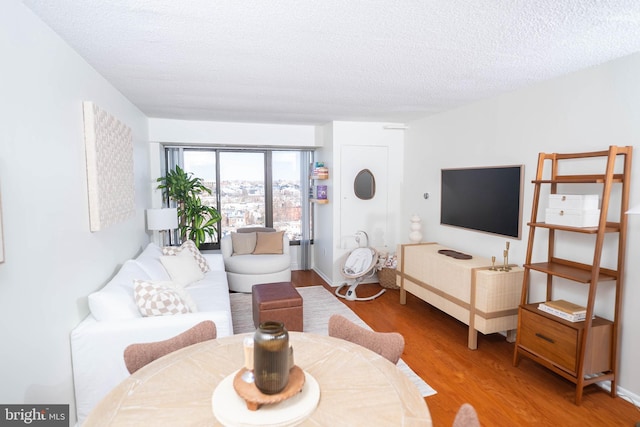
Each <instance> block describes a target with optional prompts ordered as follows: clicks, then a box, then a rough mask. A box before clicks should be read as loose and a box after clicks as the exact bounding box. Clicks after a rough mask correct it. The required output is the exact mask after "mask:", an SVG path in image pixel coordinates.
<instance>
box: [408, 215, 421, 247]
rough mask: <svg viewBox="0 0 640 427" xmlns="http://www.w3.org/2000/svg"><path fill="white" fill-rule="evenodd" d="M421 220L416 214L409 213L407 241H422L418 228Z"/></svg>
mask: <svg viewBox="0 0 640 427" xmlns="http://www.w3.org/2000/svg"><path fill="white" fill-rule="evenodd" d="M421 221H422V220H421V219H420V217H419V216H418V215H417V214H413V215H411V219H410V222H411V225H410V226H409V228H410V230H411V231H410V232H409V241H410V242H411V243H420V242H421V241H422V233H421V232H420V229H421V228H422V224H421V223H420V222H421Z"/></svg>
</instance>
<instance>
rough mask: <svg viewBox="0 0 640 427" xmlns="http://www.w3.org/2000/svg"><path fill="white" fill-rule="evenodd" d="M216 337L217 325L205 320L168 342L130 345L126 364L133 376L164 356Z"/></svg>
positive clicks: (125, 357)
mask: <svg viewBox="0 0 640 427" xmlns="http://www.w3.org/2000/svg"><path fill="white" fill-rule="evenodd" d="M216 336H217V330H216V324H215V323H213V322H212V321H211V320H205V321H204V322H200V323H198V324H197V325H195V326H194V327H192V328H190V329H187V330H186V331H184V332H183V333H181V334H179V335H176V336H175V337H173V338H169V339H168V340H164V341H156V342H149V343H139V344H131V345H129V346H128V347H127V348H125V349H124V364H125V365H126V367H127V370H128V371H129V373H130V374H133V373H134V372H136V371H137V370H138V369H140V368H142V367H143V366H145V365H147V364H149V363H151V362H153V361H154V360H156V359H159V358H160V357H162V356H165V355H167V354H169V353H172V352H174V351H176V350H180V349H181V348H184V347H188V346H190V345H193V344H197V343H200V342H203V341H208V340H213V339H216Z"/></svg>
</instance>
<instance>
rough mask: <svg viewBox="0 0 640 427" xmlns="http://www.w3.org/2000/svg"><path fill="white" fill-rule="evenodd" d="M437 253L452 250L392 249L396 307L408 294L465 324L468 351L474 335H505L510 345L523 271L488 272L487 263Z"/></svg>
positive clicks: (425, 247) (436, 247)
mask: <svg viewBox="0 0 640 427" xmlns="http://www.w3.org/2000/svg"><path fill="white" fill-rule="evenodd" d="M441 250H452V249H451V248H449V247H446V246H442V245H439V244H437V243H412V244H403V245H398V251H397V254H398V270H397V277H396V281H397V282H399V283H398V285H399V286H400V304H406V298H407V295H406V292H409V293H411V294H413V295H415V296H416V297H418V298H420V299H422V300H423V301H425V302H427V303H429V304H431V305H432V306H434V307H436V308H438V309H440V310H442V311H444V312H445V313H447V314H449V315H450V316H453V317H455V318H456V319H458V320H459V321H461V322H463V323H464V324H466V325H469V338H468V343H467V345H468V347H469V348H470V349H472V350H475V349H477V348H478V332H481V333H483V334H491V333H494V332H502V331H505V332H506V335H507V340H508V341H509V342H513V341H515V330H516V329H517V326H518V305H519V304H520V296H521V290H522V279H523V275H524V270H523V269H522V268H521V267H518V266H514V265H510V267H511V270H509V271H500V270H491V268H492V262H491V260H490V259H488V258H482V257H476V256H472V258H471V259H459V258H455V257H452V256H446V255H443V254H441V253H438V251H441ZM453 251H455V250H453ZM500 267H502V265H500V263H498V265H496V268H500Z"/></svg>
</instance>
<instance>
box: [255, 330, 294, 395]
mask: <svg viewBox="0 0 640 427" xmlns="http://www.w3.org/2000/svg"><path fill="white" fill-rule="evenodd" d="M253 373H254V376H255V382H256V387H258V390H260V391H261V392H262V393H264V394H276V393H280V392H281V391H282V390H284V388H285V387H286V386H287V384H288V383H289V333H288V332H287V330H286V329H285V327H284V324H283V323H281V322H263V323H261V324H260V325H259V326H258V329H257V330H256V333H255V335H254V337H253Z"/></svg>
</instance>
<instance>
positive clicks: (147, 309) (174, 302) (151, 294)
mask: <svg viewBox="0 0 640 427" xmlns="http://www.w3.org/2000/svg"><path fill="white" fill-rule="evenodd" d="M133 295H134V298H135V300H136V304H137V305H138V308H139V309H140V313H141V314H142V315H143V316H171V315H174V314H182V313H189V312H190V310H189V307H188V306H187V304H186V302H185V301H184V300H183V299H182V298H180V295H178V293H177V292H176V291H175V290H174V289H170V288H167V287H164V286H161V285H159V284H157V283H153V282H147V281H143V280H134V287H133Z"/></svg>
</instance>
